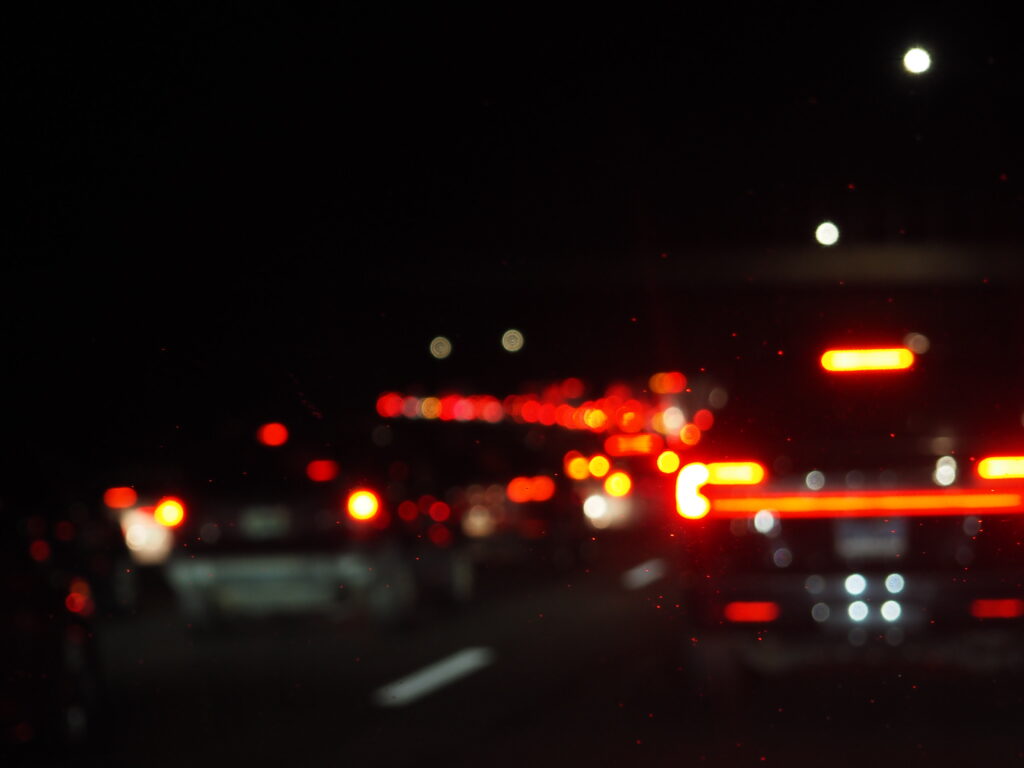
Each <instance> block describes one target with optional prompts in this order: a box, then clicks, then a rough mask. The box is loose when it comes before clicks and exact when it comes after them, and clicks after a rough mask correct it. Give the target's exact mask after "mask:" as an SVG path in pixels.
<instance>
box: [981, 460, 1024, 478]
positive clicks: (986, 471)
mask: <svg viewBox="0 0 1024 768" xmlns="http://www.w3.org/2000/svg"><path fill="white" fill-rule="evenodd" d="M978 476H979V477H981V478H984V479H985V480H1008V479H1014V478H1024V456H989V457H988V458H985V459H982V460H981V461H979V462H978Z"/></svg>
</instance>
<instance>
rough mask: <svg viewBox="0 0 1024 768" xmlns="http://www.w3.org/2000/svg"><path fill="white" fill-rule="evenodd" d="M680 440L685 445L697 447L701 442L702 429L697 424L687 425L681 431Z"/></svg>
mask: <svg viewBox="0 0 1024 768" xmlns="http://www.w3.org/2000/svg"><path fill="white" fill-rule="evenodd" d="M679 439H680V440H681V441H682V443H683V445H691V446H692V445H696V444H697V443H699V442H700V427H698V426H697V425H696V424H687V425H686V426H685V427H683V428H682V430H680V432H679Z"/></svg>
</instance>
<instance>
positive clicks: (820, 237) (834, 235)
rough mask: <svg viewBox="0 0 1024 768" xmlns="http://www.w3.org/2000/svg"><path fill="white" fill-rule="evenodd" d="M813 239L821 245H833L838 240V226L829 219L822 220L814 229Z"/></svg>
mask: <svg viewBox="0 0 1024 768" xmlns="http://www.w3.org/2000/svg"><path fill="white" fill-rule="evenodd" d="M814 239H815V240H817V241H818V242H819V243H820V244H821V245H835V244H836V243H838V242H839V227H837V226H836V225H835V224H833V223H832V222H831V221H823V222H821V224H819V225H818V228H817V229H815V230H814Z"/></svg>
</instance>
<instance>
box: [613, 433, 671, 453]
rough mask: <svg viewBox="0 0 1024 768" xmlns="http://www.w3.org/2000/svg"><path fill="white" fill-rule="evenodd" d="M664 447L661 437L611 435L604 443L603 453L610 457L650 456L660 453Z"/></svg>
mask: <svg viewBox="0 0 1024 768" xmlns="http://www.w3.org/2000/svg"><path fill="white" fill-rule="evenodd" d="M664 446H665V441H664V440H662V439H661V435H649V434H645V435H611V436H610V437H609V438H608V439H607V440H605V441H604V450H605V453H607V454H609V455H610V456H650V455H651V454H655V453H661V449H662V448H664Z"/></svg>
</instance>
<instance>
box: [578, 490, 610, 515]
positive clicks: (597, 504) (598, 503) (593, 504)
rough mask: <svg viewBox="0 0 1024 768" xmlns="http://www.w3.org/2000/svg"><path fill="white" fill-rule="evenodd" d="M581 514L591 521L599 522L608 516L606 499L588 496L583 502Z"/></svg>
mask: <svg viewBox="0 0 1024 768" xmlns="http://www.w3.org/2000/svg"><path fill="white" fill-rule="evenodd" d="M583 514H584V515H586V516H587V517H589V518H590V519H591V520H600V519H601V518H603V517H604V516H605V515H607V514H608V499H606V498H605V497H604V496H598V495H596V494H595V495H594V496H588V497H587V500H586V501H584V502H583Z"/></svg>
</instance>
